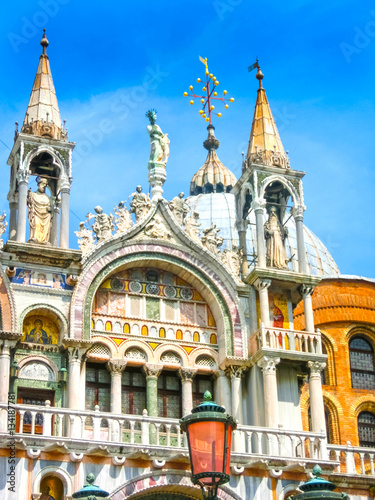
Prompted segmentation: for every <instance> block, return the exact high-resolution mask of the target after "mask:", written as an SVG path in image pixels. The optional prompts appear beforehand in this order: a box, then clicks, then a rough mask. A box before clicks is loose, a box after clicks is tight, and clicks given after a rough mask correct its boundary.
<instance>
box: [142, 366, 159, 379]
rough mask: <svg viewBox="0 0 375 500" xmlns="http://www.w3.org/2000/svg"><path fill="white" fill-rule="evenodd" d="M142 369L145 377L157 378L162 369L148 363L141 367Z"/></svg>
mask: <svg viewBox="0 0 375 500" xmlns="http://www.w3.org/2000/svg"><path fill="white" fill-rule="evenodd" d="M143 369H144V371H145V373H146V377H152V378H158V376H159V375H160V373H161V371H162V369H163V365H155V364H151V363H150V364H146V365H143Z"/></svg>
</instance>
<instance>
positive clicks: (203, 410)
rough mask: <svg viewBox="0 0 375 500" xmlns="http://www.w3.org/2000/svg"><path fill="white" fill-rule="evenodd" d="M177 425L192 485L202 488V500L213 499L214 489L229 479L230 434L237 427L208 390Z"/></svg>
mask: <svg viewBox="0 0 375 500" xmlns="http://www.w3.org/2000/svg"><path fill="white" fill-rule="evenodd" d="M180 424H181V429H182V430H183V431H185V432H186V434H187V439H188V444H189V454H190V466H191V474H192V482H193V483H194V484H199V486H200V487H201V488H202V494H203V498H204V499H211V500H215V499H217V489H218V487H219V486H220V485H221V484H224V483H227V482H228V481H229V479H230V476H229V470H230V451H231V442H232V431H233V430H234V429H235V428H236V427H237V424H236V422H235V420H234V418H233V417H232V416H231V415H228V414H227V413H225V408H223V407H222V406H219V405H217V404H216V403H215V402H213V401H212V396H211V394H210V392H209V391H206V392H205V393H204V401H203V402H202V403H201V404H200V405H198V406H197V407H196V408H194V409H193V410H192V412H191V415H187V416H186V417H183V418H182V419H181V420H180Z"/></svg>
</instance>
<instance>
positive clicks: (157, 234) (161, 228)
mask: <svg viewBox="0 0 375 500" xmlns="http://www.w3.org/2000/svg"><path fill="white" fill-rule="evenodd" d="M144 233H145V235H146V236H149V237H151V238H158V239H161V240H169V239H170V238H171V237H172V235H171V233H170V232H169V231H168V229H167V228H166V226H165V224H164V222H163V220H162V218H161V217H160V215H156V216H155V217H154V218H153V219H152V220H151V221H150V222H149V223H148V224H147V226H146V228H145V231H144Z"/></svg>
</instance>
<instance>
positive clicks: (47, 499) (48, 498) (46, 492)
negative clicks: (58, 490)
mask: <svg viewBox="0 0 375 500" xmlns="http://www.w3.org/2000/svg"><path fill="white" fill-rule="evenodd" d="M50 492H51V488H50V487H49V486H45V487H44V488H43V490H42V494H41V495H40V497H39V500H55V497H53V496H52V495H50Z"/></svg>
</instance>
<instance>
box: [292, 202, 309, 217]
mask: <svg viewBox="0 0 375 500" xmlns="http://www.w3.org/2000/svg"><path fill="white" fill-rule="evenodd" d="M305 210H306V207H305V206H304V205H295V206H294V207H292V208H291V209H290V213H291V215H292V216H293V217H294V218H295V219H296V220H297V219H300V220H303V214H304V212H305Z"/></svg>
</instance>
